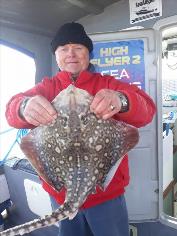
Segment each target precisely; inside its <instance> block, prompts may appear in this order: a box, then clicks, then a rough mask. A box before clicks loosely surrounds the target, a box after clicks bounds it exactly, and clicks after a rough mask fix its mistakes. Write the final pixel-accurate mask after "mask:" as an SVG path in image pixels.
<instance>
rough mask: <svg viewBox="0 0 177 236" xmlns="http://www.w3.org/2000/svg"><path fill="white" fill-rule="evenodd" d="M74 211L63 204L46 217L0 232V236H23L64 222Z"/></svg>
mask: <svg viewBox="0 0 177 236" xmlns="http://www.w3.org/2000/svg"><path fill="white" fill-rule="evenodd" d="M76 211H77V209H73V208H72V209H71V207H70V206H69V205H68V204H67V203H65V204H64V205H62V206H61V207H60V208H59V209H57V210H56V211H54V212H52V214H50V215H46V216H44V217H41V218H39V219H35V220H32V221H29V222H27V223H25V224H22V225H19V226H15V227H12V228H10V229H7V230H4V231H2V232H0V236H15V235H24V234H27V233H30V232H32V231H34V230H36V229H39V228H43V227H47V226H50V225H53V224H55V223H56V222H58V221H61V220H64V219H65V218H67V217H69V216H70V215H73V214H74V213H75V212H76Z"/></svg>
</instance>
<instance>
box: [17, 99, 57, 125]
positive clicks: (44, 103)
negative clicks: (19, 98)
mask: <svg viewBox="0 0 177 236" xmlns="http://www.w3.org/2000/svg"><path fill="white" fill-rule="evenodd" d="M20 115H21V116H22V117H23V118H24V119H25V120H26V121H27V122H28V123H29V124H32V125H34V126H39V125H41V124H42V125H47V124H50V123H51V122H52V121H53V120H55V119H56V118H57V111H56V110H55V108H54V107H53V106H52V104H51V103H50V102H49V101H48V100H47V99H46V98H45V97H43V96H40V95H36V96H34V97H29V99H28V100H27V103H26V105H25V108H24V109H23V110H22V111H21V109H20Z"/></svg>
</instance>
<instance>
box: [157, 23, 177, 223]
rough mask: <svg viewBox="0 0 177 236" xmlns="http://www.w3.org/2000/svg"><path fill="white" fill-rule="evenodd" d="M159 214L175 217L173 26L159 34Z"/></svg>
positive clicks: (176, 38)
mask: <svg viewBox="0 0 177 236" xmlns="http://www.w3.org/2000/svg"><path fill="white" fill-rule="evenodd" d="M161 79H162V126H163V211H164V213H165V214H166V216H170V217H175V218H176V217H177V26H176V25H174V26H171V27H167V28H165V29H163V31H162V57H161Z"/></svg>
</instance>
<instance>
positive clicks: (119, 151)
mask: <svg viewBox="0 0 177 236" xmlns="http://www.w3.org/2000/svg"><path fill="white" fill-rule="evenodd" d="M93 98H94V97H93V96H92V95H91V94H89V93H88V92H87V91H86V90H83V89H80V88H77V87H75V86H74V85H69V86H68V87H67V88H66V89H64V90H62V91H61V92H60V93H59V94H58V95H57V96H56V97H55V99H54V100H53V101H52V105H53V106H54V108H55V109H56V111H57V113H58V115H57V119H56V120H55V121H53V122H52V123H50V124H48V125H40V126H38V127H36V128H34V129H32V130H31V131H30V132H29V133H28V134H27V135H26V136H24V137H23V138H22V140H21V143H20V147H21V149H22V151H23V152H24V154H25V155H26V157H27V159H28V160H29V162H30V163H31V165H32V166H33V168H34V169H35V170H36V172H37V173H38V175H39V176H40V177H41V178H42V179H43V180H44V181H46V182H47V183H48V184H50V185H51V186H52V187H53V188H54V189H55V190H56V191H58V192H59V191H60V190H62V189H63V188H65V189H66V198H65V201H64V203H63V205H61V206H60V207H59V208H58V209H57V210H55V211H53V212H52V213H51V214H49V215H45V216H43V217H41V218H38V219H35V220H33V221H30V222H27V223H25V224H22V225H18V226H15V227H12V228H10V229H7V230H5V231H3V232H0V236H15V235H24V234H26V233H30V232H32V231H34V230H35V229H38V228H42V227H47V226H49V225H53V224H55V223H56V222H58V221H61V220H63V219H66V218H69V219H73V218H74V217H75V216H76V214H77V212H78V211H79V208H80V207H81V206H82V205H83V203H84V202H85V201H86V199H87V197H88V196H89V195H90V194H95V193H96V191H97V187H99V188H100V189H101V190H102V191H105V189H106V188H107V186H108V185H109V183H110V181H111V179H112V177H113V176H114V173H115V170H116V169H117V167H118V165H120V163H121V161H122V160H123V158H124V156H125V154H127V152H129V151H130V150H131V149H133V148H134V147H135V145H136V144H137V143H138V141H139V132H138V128H136V127H134V126H132V125H129V124H127V123H125V122H123V121H117V120H115V119H113V118H110V119H107V120H104V119H100V118H98V117H97V116H96V115H95V114H94V113H93V112H91V110H90V104H91V103H92V101H93ZM110 176H111V177H110Z"/></svg>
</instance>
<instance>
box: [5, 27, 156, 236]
mask: <svg viewBox="0 0 177 236" xmlns="http://www.w3.org/2000/svg"><path fill="white" fill-rule="evenodd" d="M51 46H52V52H53V53H54V54H55V56H56V61H57V64H58V67H59V69H60V72H58V73H57V75H56V76H54V77H52V78H50V79H49V78H45V79H44V80H43V81H42V82H41V83H39V84H37V85H36V86H35V87H34V88H32V89H30V90H28V91H26V92H24V93H20V94H17V95H15V96H14V97H12V99H11V100H10V101H9V103H8V105H7V111H6V117H7V120H8V122H9V124H10V125H11V126H14V127H16V128H33V127H35V126H38V125H41V124H43V125H44V124H49V123H50V122H52V121H53V120H54V119H56V115H57V114H56V111H55V109H54V108H53V106H52V105H51V101H52V100H53V99H54V98H55V96H56V95H57V94H58V93H59V92H60V91H61V90H63V89H65V88H67V87H68V86H69V85H70V84H74V85H75V86H76V87H78V88H81V89H85V90H87V91H88V92H89V93H90V94H92V95H93V96H94V99H93V102H92V104H91V106H90V109H91V111H92V112H94V113H95V114H96V116H97V117H99V118H102V119H108V118H110V117H113V118H114V119H116V120H122V121H124V122H127V123H129V124H131V125H134V126H136V127H142V126H145V125H146V124H148V123H149V122H151V121H152V118H153V115H154V113H155V105H154V103H153V101H152V99H151V98H150V97H149V96H148V95H147V94H146V93H145V92H144V91H142V90H140V89H138V88H137V87H136V86H134V85H129V84H127V83H122V82H120V81H119V80H116V79H115V78H113V77H111V76H102V75H101V74H99V73H92V72H90V71H89V66H90V64H89V53H91V52H92V50H93V44H92V41H91V39H90V38H89V37H88V35H87V34H86V32H85V30H84V28H83V26H82V25H80V24H78V23H67V24H64V25H63V26H62V27H61V28H60V29H59V31H58V32H57V34H56V36H55V37H54V39H53V40H52V43H51ZM128 183H129V173H128V157H127V155H126V156H125V157H124V159H123V161H122V162H121V164H120V166H119V167H118V169H117V171H116V173H115V175H114V177H113V179H112V181H111V182H110V184H109V186H108V187H107V189H106V190H105V191H102V190H101V189H100V188H99V187H97V192H96V193H95V194H91V195H90V196H89V197H88V198H87V200H86V202H85V203H84V204H83V206H82V207H81V209H80V211H79V213H78V214H77V215H76V216H75V218H74V219H73V220H68V219H66V220H63V221H61V223H60V227H59V236H128V235H129V230H128V215H127V208H126V204H125V199H124V195H123V194H124V191H125V186H127V185H128ZM43 187H44V189H45V190H46V191H47V192H49V193H50V195H52V196H53V197H54V198H55V200H56V201H57V202H58V203H59V204H62V203H63V202H64V199H65V192H64V190H62V191H61V192H57V191H55V190H54V189H53V188H52V187H50V185H49V184H47V183H46V182H43Z"/></svg>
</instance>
